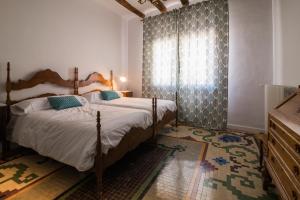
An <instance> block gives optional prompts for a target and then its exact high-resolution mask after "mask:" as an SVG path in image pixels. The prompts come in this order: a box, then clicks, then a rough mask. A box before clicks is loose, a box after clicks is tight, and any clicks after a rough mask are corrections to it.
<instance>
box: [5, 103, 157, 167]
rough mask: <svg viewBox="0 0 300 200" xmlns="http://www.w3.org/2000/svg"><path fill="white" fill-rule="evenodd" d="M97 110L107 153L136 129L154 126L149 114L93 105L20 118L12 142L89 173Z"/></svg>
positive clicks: (137, 110) (95, 133)
mask: <svg viewBox="0 0 300 200" xmlns="http://www.w3.org/2000/svg"><path fill="white" fill-rule="evenodd" d="M97 110H99V111H101V124H102V129H101V139H102V151H103V153H107V152H108V150H109V149H110V148H113V147H116V146H117V145H118V144H119V142H120V141H121V139H122V137H123V136H124V135H125V134H126V133H127V132H128V131H129V130H130V129H131V128H132V127H141V128H143V129H146V128H147V127H149V126H150V125H151V124H152V117H151V114H150V113H149V112H148V111H143V110H139V109H128V108H120V107H113V106H105V105H92V104H91V105H90V106H89V107H80V108H71V109H66V110H62V111H55V110H42V111H38V112H33V113H30V114H27V115H22V116H19V117H18V118H17V119H16V121H15V126H14V129H13V131H12V133H11V138H10V139H11V141H13V142H16V143H17V144H19V145H21V146H24V147H28V148H32V149H34V150H35V151H37V152H38V153H39V154H41V155H43V156H48V157H51V158H53V159H55V160H57V161H60V162H62V163H65V164H68V165H71V166H73V167H75V168H77V169H78V170H79V171H86V170H89V169H90V168H92V167H93V164H94V156H95V148H96V138H97V129H96V113H97V112H96V111H97Z"/></svg>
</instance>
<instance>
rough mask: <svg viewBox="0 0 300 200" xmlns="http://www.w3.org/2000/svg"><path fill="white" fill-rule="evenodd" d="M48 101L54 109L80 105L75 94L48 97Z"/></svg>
mask: <svg viewBox="0 0 300 200" xmlns="http://www.w3.org/2000/svg"><path fill="white" fill-rule="evenodd" d="M48 101H49V103H50V105H51V107H52V108H53V109H55V110H63V109H66V108H74V107H80V106H82V104H81V103H80V102H79V101H78V99H77V98H76V97H75V96H60V97H48Z"/></svg>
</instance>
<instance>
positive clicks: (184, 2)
mask: <svg viewBox="0 0 300 200" xmlns="http://www.w3.org/2000/svg"><path fill="white" fill-rule="evenodd" d="M180 1H181V4H182V5H183V6H188V5H189V4H190V2H189V0H180Z"/></svg>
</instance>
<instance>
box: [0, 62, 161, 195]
mask: <svg viewBox="0 0 300 200" xmlns="http://www.w3.org/2000/svg"><path fill="white" fill-rule="evenodd" d="M10 71H11V70H10V63H7V80H6V92H7V99H6V104H7V106H8V109H7V110H8V113H7V114H8V116H9V119H10V106H11V105H13V104H15V103H18V102H20V101H23V100H27V99H33V98H39V97H48V96H56V95H57V94H53V93H45V94H41V95H38V96H34V97H29V98H26V99H22V100H11V96H10V93H11V92H12V91H19V90H22V89H29V88H33V87H35V86H37V85H39V84H45V83H50V84H54V85H58V86H61V87H67V88H73V89H74V92H73V93H74V94H76V95H77V94H78V87H83V86H85V85H86V84H88V85H89V84H91V82H93V81H94V80H97V81H99V80H102V82H103V83H105V84H107V85H109V86H110V87H111V88H113V85H112V79H111V80H110V81H106V80H105V79H104V78H103V77H101V76H99V75H98V74H91V75H90V76H89V78H88V79H87V80H86V81H78V69H76V70H75V79H74V80H73V81H72V80H64V79H63V78H61V76H60V75H59V74H58V73H57V72H54V71H52V70H50V69H47V70H43V71H39V72H37V73H36V74H34V75H33V77H32V78H31V79H29V80H19V81H18V82H12V81H11V79H10ZM111 77H112V72H111ZM152 116H153V122H154V123H153V125H152V126H150V127H148V128H147V129H146V130H144V129H142V128H132V129H131V130H130V131H129V132H128V133H126V135H125V136H124V137H123V138H122V140H121V142H120V143H119V145H118V146H117V147H115V148H112V149H110V150H109V151H108V153H107V154H103V153H102V144H101V113H100V111H97V120H96V122H97V125H96V127H95V128H97V143H96V155H95V164H94V165H95V166H94V168H93V171H94V172H95V174H96V178H97V179H96V180H97V195H98V198H99V199H103V196H102V195H103V182H102V177H103V172H104V170H105V169H106V168H107V167H109V166H111V165H112V164H114V163H115V162H117V161H118V160H120V159H121V158H122V157H123V156H124V155H125V154H126V153H128V152H129V151H131V150H134V149H135V148H136V147H137V146H138V145H140V144H141V143H143V142H146V141H147V140H150V141H155V136H156V130H157V128H156V126H157V124H156V120H157V99H156V98H153V99H152ZM9 119H8V121H9ZM3 138H4V140H3V151H2V152H3V155H4V156H6V155H7V152H8V151H9V142H8V141H7V140H6V135H4V136H3Z"/></svg>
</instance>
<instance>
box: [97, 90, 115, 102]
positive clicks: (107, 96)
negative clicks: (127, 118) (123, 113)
mask: <svg viewBox="0 0 300 200" xmlns="http://www.w3.org/2000/svg"><path fill="white" fill-rule="evenodd" d="M100 95H101V97H102V99H103V100H106V101H110V100H114V99H118V98H120V96H119V95H118V93H117V92H116V91H112V90H109V91H101V94H100Z"/></svg>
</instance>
